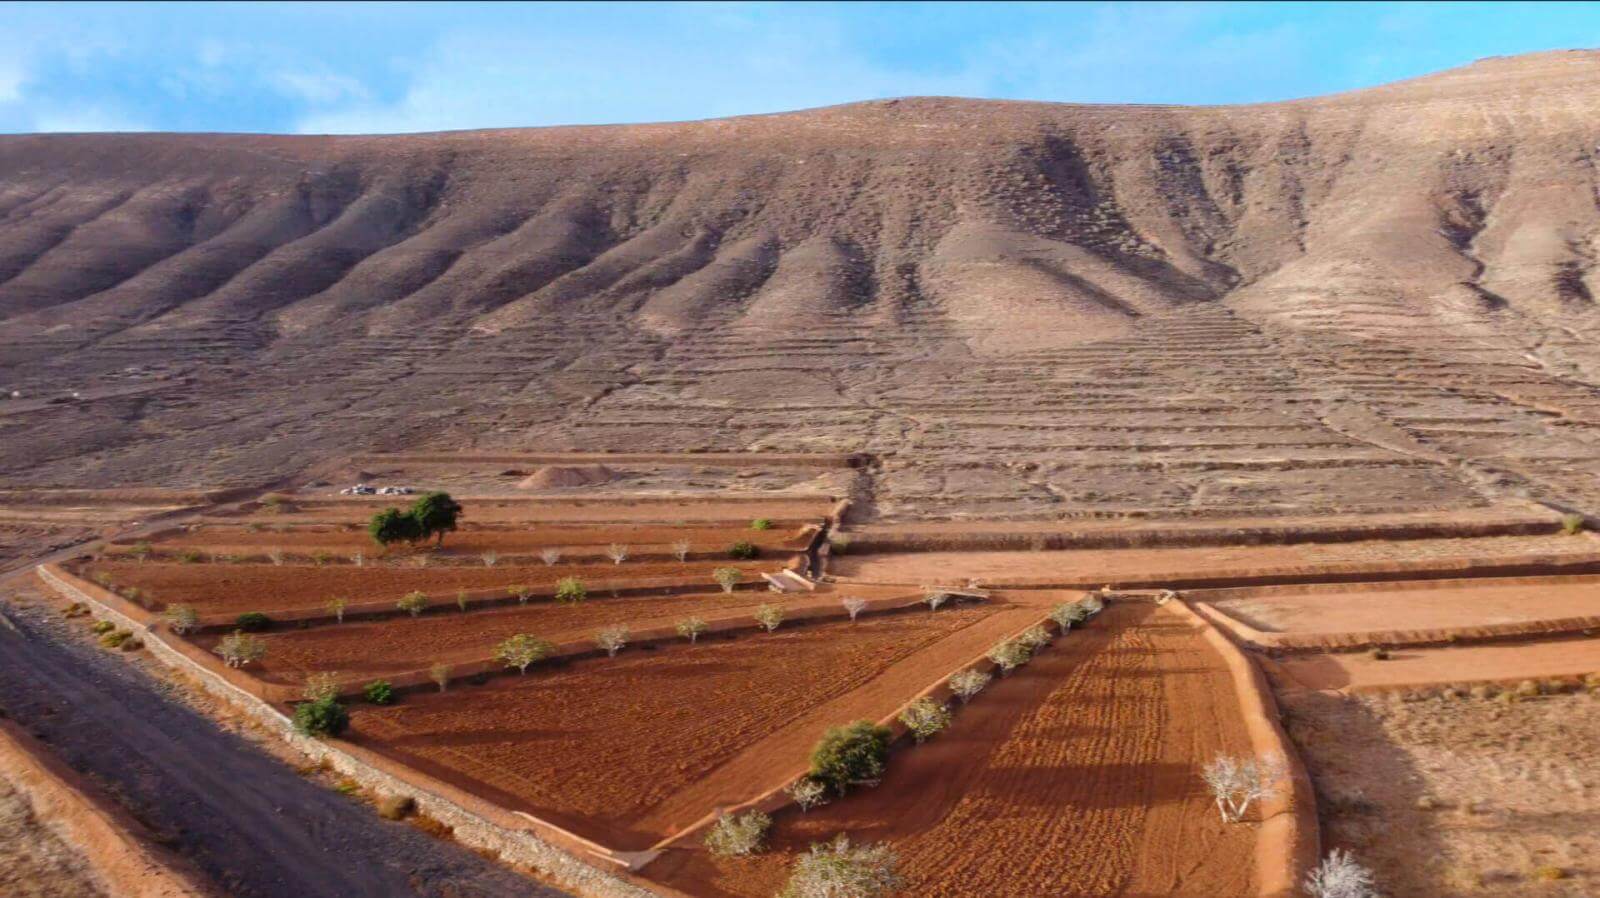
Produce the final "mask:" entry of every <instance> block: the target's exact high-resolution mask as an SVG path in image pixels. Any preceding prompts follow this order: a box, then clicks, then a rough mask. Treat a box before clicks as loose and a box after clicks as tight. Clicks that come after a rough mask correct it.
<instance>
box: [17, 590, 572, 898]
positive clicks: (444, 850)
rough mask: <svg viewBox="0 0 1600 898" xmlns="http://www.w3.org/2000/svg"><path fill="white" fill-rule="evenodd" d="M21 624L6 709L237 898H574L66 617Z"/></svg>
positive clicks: (30, 616) (20, 617) (41, 613)
mask: <svg viewBox="0 0 1600 898" xmlns="http://www.w3.org/2000/svg"><path fill="white" fill-rule="evenodd" d="M13 592H14V590H13V589H12V588H10V587H8V588H7V589H6V595H7V597H8V598H9V597H10V596H12V594H13ZM12 616H13V618H14V619H15V620H17V622H18V624H19V626H20V628H21V631H22V632H21V633H16V632H13V631H11V630H9V629H6V628H3V627H0V709H3V710H4V711H5V713H6V714H7V715H8V716H9V717H11V718H12V719H14V720H16V721H18V722H19V723H21V724H22V725H23V726H25V727H27V728H28V729H30V730H32V731H33V732H34V733H35V734H37V735H39V736H41V737H42V738H44V739H45V740H47V741H48V743H49V744H50V746H51V747H52V748H53V749H54V750H55V751H56V752H57V753H58V755H59V756H60V757H62V758H63V759H64V760H66V762H67V763H68V764H70V765H71V766H73V767H74V768H76V769H78V770H80V771H83V772H86V773H88V774H90V775H91V776H93V777H95V778H97V779H98V780H99V781H100V782H101V783H103V784H105V785H106V786H107V787H108V788H109V789H110V790H111V791H112V792H113V793H114V794H118V795H120V796H121V798H122V799H123V800H124V801H125V803H126V804H127V805H128V806H129V808H130V810H132V811H133V813H134V815H135V816H136V817H138V818H139V819H140V820H142V821H143V822H145V823H146V824H147V825H149V826H150V827H151V828H152V829H154V830H155V831H157V832H158V833H165V834H166V835H167V836H169V837H171V838H172V840H173V845H174V847H175V848H176V849H177V850H178V851H180V852H181V853H183V854H184V855H185V856H187V857H188V858H190V859H191V860H193V861H194V862H195V864H196V865H197V866H198V867H199V868H200V869H201V870H202V871H203V872H204V873H205V874H206V875H207V876H208V877H210V878H212V879H213V880H214V881H215V882H216V883H218V884H219V885H220V887H221V888H222V890H223V891H224V893H225V894H227V895H229V896H231V898H284V896H295V898H321V896H325V898H356V896H360V898H394V896H405V895H418V896H437V898H513V896H521V898H526V896H547V898H556V896H560V895H561V894H562V893H560V892H558V891H556V890H554V889H550V888H548V887H544V886H541V885H540V884H538V883H535V882H534V881H532V880H530V879H527V878H526V877H523V876H521V875H518V874H516V873H513V872H511V871H509V870H507V869H505V868H503V867H500V866H499V865H497V864H495V863H493V862H490V861H488V860H485V859H483V858H481V857H478V856H477V855H474V854H472V853H471V852H469V851H467V850H465V849H463V848H460V847H457V846H456V845H454V844H452V843H449V842H441V841H437V840H434V839H431V838H429V837H427V836H425V835H423V834H421V833H420V832H418V831H416V830H415V829H413V828H412V827H410V826H408V825H406V824H400V823H387V822H384V821H382V820H380V819H379V818H378V817H377V816H376V815H375V814H374V813H373V812H372V810H371V809H370V808H368V807H365V806H363V805H361V804H359V803H357V802H355V801H353V800H352V799H349V798H345V797H343V796H340V795H339V794H337V793H335V792H332V791H330V790H328V789H326V788H323V787H320V786H317V785H315V784H313V783H311V782H308V781H307V780H305V779H302V778H301V777H299V776H297V775H296V774H295V773H294V771H292V770H291V769H289V768H288V767H287V766H285V765H284V764H283V763H281V762H279V761H278V760H276V759H274V758H272V757H271V756H269V755H267V754H265V753H264V752H262V751H261V750H260V749H258V748H256V747H255V746H254V745H252V744H251V743H249V742H248V741H246V740H245V739H243V738H241V737H238V736H235V735H233V734H230V733H228V732H225V731H224V730H222V729H221V728H219V727H218V726H217V725H215V724H213V723H211V722H210V721H209V720H208V719H207V718H206V717H204V716H202V715H201V714H199V713H197V712H196V711H194V710H192V709H191V708H189V707H187V706H185V705H183V704H180V703H179V702H177V701H175V700H173V699H172V698H170V697H169V696H168V695H166V694H164V693H166V692H167V691H168V690H169V689H170V687H168V686H167V685H165V684H164V683H161V682H159V681H156V680H153V679H152V678H151V677H149V676H148V675H147V674H145V673H143V672H142V671H140V670H138V669H136V668H135V667H134V666H132V665H129V664H128V663H127V659H126V658H125V657H124V656H120V655H113V654H108V653H106V652H104V651H102V650H99V649H96V648H93V647H91V646H89V645H87V644H85V643H83V642H81V641H79V640H78V639H76V638H75V637H72V636H66V635H64V634H63V632H62V631H63V629H64V625H63V624H61V623H60V622H59V618H58V617H56V616H55V615H54V614H53V613H52V612H50V611H48V610H44V609H40V610H37V611H33V610H28V611H25V612H21V613H16V614H13V615H12Z"/></svg>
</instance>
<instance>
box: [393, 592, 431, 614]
mask: <svg viewBox="0 0 1600 898" xmlns="http://www.w3.org/2000/svg"><path fill="white" fill-rule="evenodd" d="M394 607H396V608H398V609H400V610H401V611H404V612H405V613H407V614H409V615H411V616H412V617H416V616H417V615H419V614H421V613H422V612H423V609H425V608H427V607H428V595H427V593H424V592H408V593H406V594H405V595H404V596H402V597H401V598H400V601H398V602H395V603H394Z"/></svg>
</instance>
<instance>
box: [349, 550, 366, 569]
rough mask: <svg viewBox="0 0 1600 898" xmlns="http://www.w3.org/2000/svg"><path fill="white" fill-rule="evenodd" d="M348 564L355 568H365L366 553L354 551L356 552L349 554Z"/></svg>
mask: <svg viewBox="0 0 1600 898" xmlns="http://www.w3.org/2000/svg"><path fill="white" fill-rule="evenodd" d="M350 563H351V564H353V565H355V566H356V567H366V566H367V553H365V552H362V551H356V552H353V553H351V555H350Z"/></svg>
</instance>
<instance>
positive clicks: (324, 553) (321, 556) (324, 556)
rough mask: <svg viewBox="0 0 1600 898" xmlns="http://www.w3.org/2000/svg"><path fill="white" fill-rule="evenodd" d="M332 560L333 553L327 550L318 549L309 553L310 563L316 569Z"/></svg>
mask: <svg viewBox="0 0 1600 898" xmlns="http://www.w3.org/2000/svg"><path fill="white" fill-rule="evenodd" d="M332 560H333V553H332V552H329V551H328V550H327V549H318V550H316V551H315V552H312V553H311V563H312V564H314V565H316V566H317V567H322V566H323V565H325V564H327V563H328V562H330V561H332Z"/></svg>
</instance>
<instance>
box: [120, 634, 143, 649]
mask: <svg viewBox="0 0 1600 898" xmlns="http://www.w3.org/2000/svg"><path fill="white" fill-rule="evenodd" d="M128 635H129V637H130V638H128V639H124V640H123V641H122V644H121V645H119V646H117V648H119V649H122V650H123V651H124V652H137V651H138V650H140V649H142V648H144V640H142V639H140V638H139V637H137V636H134V635H133V634H132V633H130V634H128Z"/></svg>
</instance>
